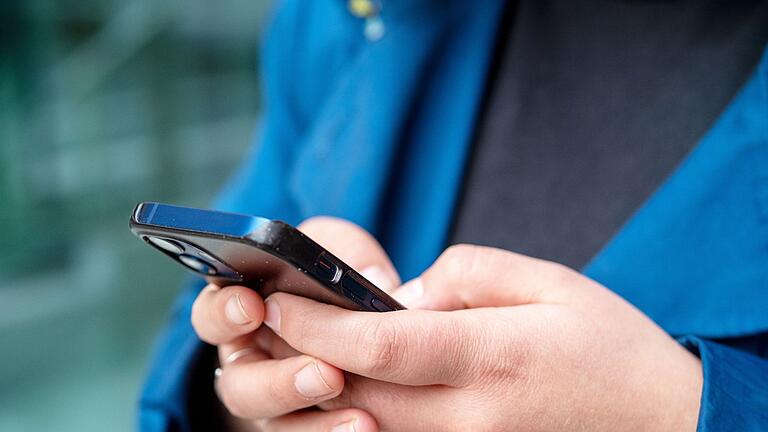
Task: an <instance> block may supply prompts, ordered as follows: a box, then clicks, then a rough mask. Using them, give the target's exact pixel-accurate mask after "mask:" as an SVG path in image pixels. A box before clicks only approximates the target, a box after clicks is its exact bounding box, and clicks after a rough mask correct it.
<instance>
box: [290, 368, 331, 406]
mask: <svg viewBox="0 0 768 432" xmlns="http://www.w3.org/2000/svg"><path fill="white" fill-rule="evenodd" d="M293 383H294V385H295V386H296V390H298V392H299V393H301V395H302V396H304V397H305V398H308V399H315V398H319V397H321V396H325V395H328V394H331V393H333V389H332V388H331V387H330V386H329V385H328V384H327V383H326V382H325V380H324V379H323V376H322V375H321V374H320V368H319V367H318V366H317V362H314V361H313V362H312V363H309V364H308V365H306V366H304V367H303V368H302V369H301V370H300V371H299V372H298V373H297V374H296V376H295V377H294V382H293Z"/></svg>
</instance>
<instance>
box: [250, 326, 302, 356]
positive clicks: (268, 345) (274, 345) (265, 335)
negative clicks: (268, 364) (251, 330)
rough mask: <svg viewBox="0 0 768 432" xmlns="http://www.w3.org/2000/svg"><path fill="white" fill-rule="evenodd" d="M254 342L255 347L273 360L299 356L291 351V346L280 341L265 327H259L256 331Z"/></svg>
mask: <svg viewBox="0 0 768 432" xmlns="http://www.w3.org/2000/svg"><path fill="white" fill-rule="evenodd" d="M255 340H256V345H257V346H258V347H259V348H260V349H261V350H262V351H264V352H266V353H267V354H268V355H269V356H270V357H271V358H274V359H284V358H287V357H294V356H297V355H301V353H300V352H298V351H296V350H295V349H293V347H292V346H290V345H288V343H287V342H286V341H284V340H282V339H281V338H280V337H279V336H277V335H276V334H275V333H274V332H273V331H272V330H270V328H269V327H267V326H261V327H259V329H258V330H256V334H255Z"/></svg>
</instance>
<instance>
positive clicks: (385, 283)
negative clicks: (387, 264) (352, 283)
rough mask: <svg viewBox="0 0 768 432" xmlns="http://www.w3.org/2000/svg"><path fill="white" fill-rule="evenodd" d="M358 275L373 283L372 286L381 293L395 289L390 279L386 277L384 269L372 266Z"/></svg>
mask: <svg viewBox="0 0 768 432" xmlns="http://www.w3.org/2000/svg"><path fill="white" fill-rule="evenodd" d="M360 274H361V275H363V277H364V278H366V279H368V280H369V281H371V282H373V284H374V285H376V286H377V287H378V288H379V289H381V290H382V291H391V290H392V288H394V287H395V286H394V284H393V282H392V278H391V277H390V276H389V275H387V272H385V271H384V269H382V268H381V267H379V266H377V265H372V266H370V267H366V268H364V269H362V270H361V271H360Z"/></svg>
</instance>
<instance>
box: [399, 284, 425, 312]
mask: <svg viewBox="0 0 768 432" xmlns="http://www.w3.org/2000/svg"><path fill="white" fill-rule="evenodd" d="M423 296H424V284H422V283H421V279H414V280H412V281H410V282H408V283H407V284H405V285H403V286H401V287H400V288H398V289H397V290H395V292H393V293H392V297H394V298H395V300H397V301H399V302H400V303H402V304H403V306H406V307H414V306H416V305H418V304H419V300H421V298H422V297H423Z"/></svg>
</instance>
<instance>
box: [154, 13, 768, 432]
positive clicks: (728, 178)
mask: <svg viewBox="0 0 768 432" xmlns="http://www.w3.org/2000/svg"><path fill="white" fill-rule="evenodd" d="M502 6H503V1H502V0H486V1H484V2H465V1H459V0H442V1H437V0H418V1H417V0H390V1H387V2H384V7H383V9H382V10H381V13H380V16H379V17H380V19H381V23H382V24H383V26H384V33H383V36H382V37H381V38H379V39H376V40H369V39H367V38H366V36H365V32H364V30H365V22H364V20H362V19H359V18H356V17H354V16H352V15H351V14H349V12H348V11H347V9H346V2H345V1H343V0H314V1H311V2H308V1H298V0H287V1H285V2H283V3H282V4H281V6H280V8H279V10H278V11H277V13H276V15H275V16H274V21H273V24H272V26H271V30H270V34H269V35H268V38H267V45H266V46H265V49H264V52H263V55H264V57H263V63H262V64H263V73H264V76H265V84H264V93H265V95H266V96H265V97H266V107H267V110H266V116H265V118H264V120H263V122H262V124H261V126H260V127H259V133H258V134H257V137H256V138H255V140H256V144H255V145H254V148H253V152H252V154H250V155H249V157H248V159H247V160H246V161H245V162H244V164H243V166H242V168H241V169H240V170H239V172H238V173H237V174H236V175H235V176H234V178H233V179H232V181H231V182H230V183H229V185H228V186H227V187H226V189H225V191H224V192H223V193H222V195H221V197H220V199H219V200H218V201H217V204H216V206H217V207H218V208H221V209H225V210H230V211H237V212H242V213H251V214H256V215H264V216H268V217H271V218H277V219H283V220H286V221H288V222H291V223H298V222H299V221H301V220H302V219H305V218H307V217H310V216H313V215H318V214H328V215H335V216H340V217H344V218H347V219H350V220H352V221H354V222H356V223H358V224H360V225H361V226H363V227H364V228H366V229H368V230H369V231H371V232H373V233H374V234H375V235H376V236H377V238H378V239H379V240H380V241H381V242H382V244H383V245H384V246H385V248H386V250H387V252H388V253H389V254H390V255H391V257H392V260H393V262H394V263H395V265H396V266H397V268H398V270H399V271H400V272H401V274H402V275H403V277H404V278H406V279H407V278H411V277H414V276H416V275H418V273H419V272H420V271H422V270H423V269H425V268H426V267H427V266H428V265H429V264H430V263H431V262H432V261H433V260H434V259H435V258H436V257H437V255H439V253H440V252H441V250H442V248H443V246H444V244H445V241H446V238H447V237H446V236H447V234H448V228H449V224H450V221H451V216H452V213H453V208H454V205H455V202H456V199H457V196H458V192H459V182H460V177H461V175H460V174H461V172H462V169H463V167H464V165H465V162H466V157H467V153H468V149H469V144H470V141H471V137H472V132H473V130H474V126H475V121H476V117H477V114H478V108H479V104H480V101H481V97H482V91H483V87H484V86H483V83H484V80H485V77H486V72H487V69H488V67H489V66H490V58H491V56H492V54H493V52H492V51H493V39H494V37H495V35H496V33H497V26H498V24H499V21H500V18H501V15H502V12H501V11H502ZM369 35H370V32H369ZM374 39H375V38H374ZM391 181H395V182H396V184H395V187H390V186H391V185H390V182H391ZM385 204H386V205H387V206H388V207H389V208H390V209H393V210H390V211H389V212H388V215H389V216H388V219H387V220H381V218H379V217H377V216H378V215H379V214H380V209H381V206H382V205H385ZM584 272H585V273H586V274H587V275H588V276H590V277H591V278H593V279H596V280H597V281H599V282H600V283H602V284H604V285H605V286H607V287H609V288H611V289H612V290H614V291H615V292H617V293H618V294H620V295H621V296H623V297H624V298H625V299H627V300H628V301H630V302H632V303H633V304H634V305H635V306H637V307H638V308H640V309H641V310H642V311H643V312H645V313H646V314H647V315H648V316H650V317H651V318H652V319H654V320H655V321H656V322H657V323H658V324H659V325H661V326H662V327H663V328H664V329H665V330H666V331H667V332H669V333H670V334H672V335H673V336H675V337H678V338H679V340H680V341H681V343H683V344H684V345H685V346H686V347H688V348H689V349H691V350H692V351H693V352H695V353H696V354H697V355H699V356H700V357H701V359H702V365H703V370H704V390H703V394H702V403H701V412H700V420H699V430H701V431H707V430H765V429H768V353H766V351H768V349H767V348H766V347H768V335H767V334H768V55H764V56H763V58H762V60H761V62H760V65H759V66H758V68H757V69H756V70H755V71H754V72H753V74H752V76H751V77H750V79H749V80H748V81H747V82H746V83H745V84H744V86H743V87H742V89H741V90H740V91H739V93H738V94H737V95H735V96H734V98H733V100H732V102H731V103H730V104H729V106H728V108H727V109H726V110H725V112H724V113H723V114H722V115H721V116H720V118H719V119H718V120H717V121H716V122H715V124H714V125H713V127H712V128H711V129H710V131H709V132H708V133H707V134H706V136H704V137H703V138H702V139H701V141H700V142H699V143H698V144H697V145H696V147H695V148H694V150H693V151H692V153H691V154H690V155H689V156H688V157H687V158H686V159H685V160H684V161H683V163H682V164H681V165H680V166H679V167H678V168H677V169H676V171H675V172H674V173H673V174H672V175H671V176H670V177H669V178H668V179H667V180H666V181H665V182H664V184H663V185H662V186H661V188H659V190H657V191H656V192H655V193H654V194H653V195H652V196H651V198H650V199H649V200H648V201H647V202H646V203H645V204H644V205H643V206H642V207H641V209H640V210H639V211H638V212H637V213H636V214H634V215H633V216H632V217H631V218H630V219H629V221H627V223H626V224H625V225H624V226H623V228H622V229H621V230H620V231H619V232H618V233H617V234H616V235H615V236H614V237H613V239H612V240H611V241H610V242H609V243H608V245H607V246H606V247H605V248H604V249H603V250H602V251H601V252H600V253H599V254H598V255H597V256H596V257H595V258H594V259H593V260H592V261H591V262H590V263H589V264H588V265H587V266H586V267H585V269H584ZM198 289H199V285H195V286H193V287H190V288H189V289H188V290H187V291H186V292H185V293H184V294H182V295H181V296H180V297H179V299H178V301H177V303H176V306H175V308H174V311H173V315H172V316H171V321H170V324H169V327H168V329H167V330H166V331H165V333H164V334H163V336H162V337H161V339H160V342H159V345H158V347H157V350H156V353H155V357H154V363H153V366H152V369H151V371H150V374H149V376H148V378H147V382H146V385H145V388H144V391H143V394H142V396H141V401H140V427H141V429H142V430H146V431H159V430H188V429H189V424H188V416H187V413H186V404H185V402H186V397H187V391H188V386H189V382H190V370H191V366H192V365H193V364H194V362H195V359H196V357H197V355H198V354H199V353H200V351H201V348H202V342H200V341H199V340H198V339H197V337H196V336H195V334H194V332H193V329H192V327H191V324H190V322H189V316H190V308H191V303H192V301H193V300H194V298H195V296H196V294H197V290H198ZM659 367H663V365H659Z"/></svg>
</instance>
